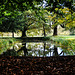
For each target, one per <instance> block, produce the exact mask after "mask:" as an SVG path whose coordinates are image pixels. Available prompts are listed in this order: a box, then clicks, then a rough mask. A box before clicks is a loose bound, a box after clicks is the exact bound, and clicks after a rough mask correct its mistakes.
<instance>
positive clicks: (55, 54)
mask: <svg viewBox="0 0 75 75" xmlns="http://www.w3.org/2000/svg"><path fill="white" fill-rule="evenodd" d="M53 56H58V51H57V47H56V46H54V52H53Z"/></svg>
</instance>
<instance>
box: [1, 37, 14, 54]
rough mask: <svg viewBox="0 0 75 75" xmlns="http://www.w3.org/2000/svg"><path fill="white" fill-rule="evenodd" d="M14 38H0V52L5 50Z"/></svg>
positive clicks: (12, 42)
mask: <svg viewBox="0 0 75 75" xmlns="http://www.w3.org/2000/svg"><path fill="white" fill-rule="evenodd" d="M14 41H15V39H13V38H12V39H0V54H2V53H3V52H5V51H6V50H7V49H8V48H9V47H11V46H12V45H13V44H14Z"/></svg>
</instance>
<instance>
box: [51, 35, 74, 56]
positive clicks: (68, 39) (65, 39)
mask: <svg viewBox="0 0 75 75" xmlns="http://www.w3.org/2000/svg"><path fill="white" fill-rule="evenodd" d="M50 39H51V40H52V41H53V42H54V43H55V44H56V45H57V46H60V47H61V48H62V49H63V50H64V51H65V52H68V53H69V54H72V55H74V54H75V36H51V38H50Z"/></svg>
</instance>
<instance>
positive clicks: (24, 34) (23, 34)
mask: <svg viewBox="0 0 75 75" xmlns="http://www.w3.org/2000/svg"><path fill="white" fill-rule="evenodd" d="M26 31H27V29H26V28H25V27H24V30H23V31H22V37H26Z"/></svg>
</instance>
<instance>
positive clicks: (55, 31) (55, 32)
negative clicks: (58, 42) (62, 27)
mask: <svg viewBox="0 0 75 75" xmlns="http://www.w3.org/2000/svg"><path fill="white" fill-rule="evenodd" d="M56 35H57V26H56V27H54V33H53V36H56Z"/></svg>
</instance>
